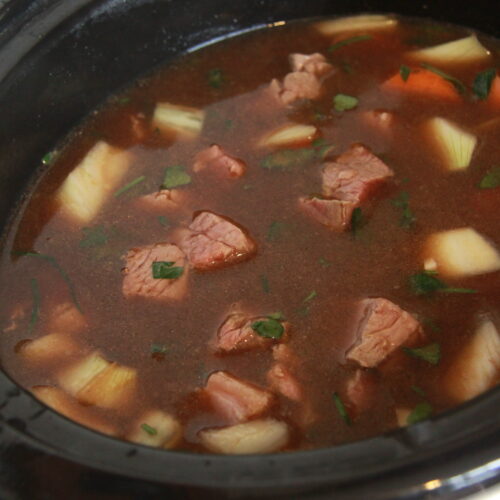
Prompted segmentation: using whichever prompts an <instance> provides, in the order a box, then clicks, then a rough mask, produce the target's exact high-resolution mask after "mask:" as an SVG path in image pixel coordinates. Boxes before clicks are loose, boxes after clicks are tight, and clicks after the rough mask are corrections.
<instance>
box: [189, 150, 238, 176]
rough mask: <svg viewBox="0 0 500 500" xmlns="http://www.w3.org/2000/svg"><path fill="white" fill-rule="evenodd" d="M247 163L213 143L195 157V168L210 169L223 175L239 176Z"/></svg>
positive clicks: (196, 169) (197, 169) (197, 170)
mask: <svg viewBox="0 0 500 500" xmlns="http://www.w3.org/2000/svg"><path fill="white" fill-rule="evenodd" d="M245 169H246V166H245V163H244V162H243V161H242V160H239V159H238V158H235V157H233V156H231V155H229V154H228V153H226V151H224V150H223V149H222V148H221V147H220V146H219V145H217V144H212V146H210V147H209V148H207V149H204V150H203V151H200V152H199V153H198V154H197V155H196V156H195V159H194V164H193V170H194V171H195V172H200V171H201V170H209V171H211V172H213V173H215V174H217V175H220V176H221V177H229V178H233V179H234V178H237V177H241V176H242V175H243V174H244V173H245Z"/></svg>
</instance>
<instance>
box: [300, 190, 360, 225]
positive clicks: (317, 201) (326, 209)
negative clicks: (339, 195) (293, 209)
mask: <svg viewBox="0 0 500 500" xmlns="http://www.w3.org/2000/svg"><path fill="white" fill-rule="evenodd" d="M299 204H300V207H301V208H302V210H304V211H305V212H306V213H307V214H308V215H309V216H311V217H312V218H313V219H315V220H317V221H318V222H319V223H320V224H323V225H324V226H327V227H329V228H330V229H334V230H336V231H343V230H345V229H347V228H348V227H349V226H350V224H351V218H352V212H353V210H354V209H355V208H356V204H355V203H353V202H351V201H342V200H332V199H327V198H315V197H312V198H308V197H302V198H299Z"/></svg>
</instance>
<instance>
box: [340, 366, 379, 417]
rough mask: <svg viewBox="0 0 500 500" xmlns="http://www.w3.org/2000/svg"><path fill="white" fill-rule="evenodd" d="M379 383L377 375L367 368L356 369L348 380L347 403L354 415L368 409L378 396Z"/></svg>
mask: <svg viewBox="0 0 500 500" xmlns="http://www.w3.org/2000/svg"><path fill="white" fill-rule="evenodd" d="M377 394H378V385H377V382H376V380H375V377H374V376H373V375H372V374H370V373H368V372H367V371H365V370H361V369H359V370H356V371H355V372H354V374H353V375H352V376H351V377H350V378H349V379H348V380H347V383H346V395H347V403H348V404H349V406H350V407H351V408H352V412H353V414H354V416H356V415H359V414H360V413H363V412H364V411H366V410H368V409H369V408H370V407H371V406H373V404H374V403H375V400H376V398H377Z"/></svg>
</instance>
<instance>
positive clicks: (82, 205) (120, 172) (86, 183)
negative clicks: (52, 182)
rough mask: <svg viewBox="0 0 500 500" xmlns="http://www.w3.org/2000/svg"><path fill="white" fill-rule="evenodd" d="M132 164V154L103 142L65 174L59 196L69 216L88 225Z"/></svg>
mask: <svg viewBox="0 0 500 500" xmlns="http://www.w3.org/2000/svg"><path fill="white" fill-rule="evenodd" d="M129 164H130V154H129V153H127V152H126V151H122V150H120V149H117V148H114V147H113V146H110V145H109V144H107V143H106V142H103V141H100V142H98V143H97V144H96V145H95V146H94V147H93V148H92V149H91V150H90V151H89V152H88V153H87V154H86V156H85V157H84V158H83V160H82V161H81V162H80V163H79V164H78V165H77V166H76V167H75V168H74V169H73V171H72V172H71V173H70V174H69V175H68V177H66V180H65V181H64V182H63V183H62V185H61V187H60V188H59V190H58V191H57V195H56V199H57V201H58V202H59V203H60V205H61V207H62V209H63V210H64V212H65V213H66V214H67V216H68V217H70V218H71V219H72V220H74V221H75V222H76V223H78V224H88V223H89V222H90V221H91V220H92V219H93V218H94V217H95V216H96V215H97V214H98V212H99V210H100V209H101V207H102V206H103V204H104V203H105V201H106V199H107V198H108V197H109V196H111V193H113V192H114V191H115V190H116V188H117V187H118V186H119V185H120V184H121V182H122V180H123V178H124V177H125V175H126V173H127V171H128V167H129Z"/></svg>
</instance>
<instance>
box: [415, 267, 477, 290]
mask: <svg viewBox="0 0 500 500" xmlns="http://www.w3.org/2000/svg"><path fill="white" fill-rule="evenodd" d="M436 275H437V273H436V272H435V271H420V272H418V273H416V274H413V275H412V276H410V279H409V282H410V288H411V289H412V291H413V293H415V295H431V294H433V293H434V292H441V293H477V290H473V289H472V288H453V287H449V286H448V285H447V284H446V283H444V282H443V281H441V280H440V279H439V278H438V277H437V276H436Z"/></svg>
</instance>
